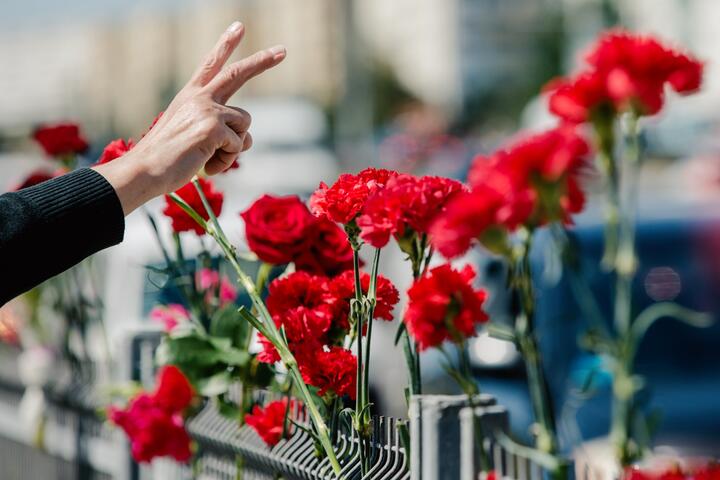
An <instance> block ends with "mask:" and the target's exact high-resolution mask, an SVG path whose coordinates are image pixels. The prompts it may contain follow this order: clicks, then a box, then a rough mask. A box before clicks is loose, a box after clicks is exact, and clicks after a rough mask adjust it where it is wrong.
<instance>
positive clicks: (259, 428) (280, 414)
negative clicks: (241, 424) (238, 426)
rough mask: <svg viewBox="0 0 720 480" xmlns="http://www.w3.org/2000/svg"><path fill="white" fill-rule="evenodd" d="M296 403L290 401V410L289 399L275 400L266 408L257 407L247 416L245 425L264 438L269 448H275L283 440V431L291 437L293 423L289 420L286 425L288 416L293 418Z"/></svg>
mask: <svg viewBox="0 0 720 480" xmlns="http://www.w3.org/2000/svg"><path fill="white" fill-rule="evenodd" d="M295 403H296V402H295V401H292V400H290V406H289V409H288V399H287V398H283V399H282V400H275V401H274V402H270V403H268V404H267V405H266V406H265V408H263V407H261V406H259V405H255V406H254V407H253V409H252V413H248V414H247V415H245V423H247V424H248V425H250V426H251V427H252V429H253V430H255V431H256V432H257V434H258V435H259V436H260V438H262V440H263V442H265V443H266V444H267V445H268V446H270V447H273V446H275V445H277V444H278V442H280V439H282V438H283V431H285V433H286V435H287V436H289V435H290V434H291V432H292V429H291V428H290V427H292V422H290V420H289V419H288V422H287V425H286V424H285V416H286V414H287V415H288V416H289V417H290V418H292V417H293V414H294V412H293V409H294V408H295Z"/></svg>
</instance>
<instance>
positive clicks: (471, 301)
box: [403, 264, 488, 350]
mask: <svg viewBox="0 0 720 480" xmlns="http://www.w3.org/2000/svg"><path fill="white" fill-rule="evenodd" d="M473 278H475V271H474V270H473V269H472V267H470V266H469V265H468V266H466V267H465V268H464V269H462V270H460V271H458V270H454V269H453V268H452V267H451V266H450V265H449V264H444V265H440V266H438V267H435V268H433V269H431V270H430V271H429V272H428V273H427V274H425V275H424V276H422V277H420V278H419V279H418V280H416V281H415V282H414V283H413V285H412V286H411V287H410V289H409V290H408V308H407V312H405V318H404V320H403V321H404V322H405V325H406V326H407V329H408V332H409V333H410V335H412V337H413V338H414V339H415V341H417V342H418V345H419V347H420V349H421V350H425V349H426V348H428V347H437V346H440V345H441V344H442V343H443V342H444V341H445V340H450V341H453V342H455V343H460V342H461V341H463V340H464V339H465V338H466V337H472V336H474V335H475V330H476V328H477V326H478V325H479V324H480V323H484V322H486V321H487V320H488V317H487V315H486V314H485V312H483V310H482V306H483V302H484V301H485V298H486V293H485V291H484V290H474V289H473V286H472V280H473Z"/></svg>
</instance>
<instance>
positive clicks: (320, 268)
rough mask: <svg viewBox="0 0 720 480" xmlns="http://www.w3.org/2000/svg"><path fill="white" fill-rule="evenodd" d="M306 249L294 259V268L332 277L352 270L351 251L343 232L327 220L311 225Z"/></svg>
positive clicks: (320, 220) (318, 220)
mask: <svg viewBox="0 0 720 480" xmlns="http://www.w3.org/2000/svg"><path fill="white" fill-rule="evenodd" d="M308 235H309V237H310V239H309V241H308V244H307V248H306V250H305V251H303V252H302V253H301V254H300V255H298V256H297V257H296V258H294V260H293V261H294V263H295V268H296V269H297V270H302V271H305V272H308V273H313V274H316V275H326V276H328V277H333V276H335V275H337V274H338V273H340V272H343V271H345V270H347V269H349V268H353V251H352V247H351V246H350V241H349V240H348V237H347V234H346V233H345V230H343V229H342V228H341V227H340V226H339V225H338V224H337V223H335V222H333V221H331V220H328V219H327V218H317V219H316V220H315V222H313V223H312V225H311V227H310V229H309V232H308Z"/></svg>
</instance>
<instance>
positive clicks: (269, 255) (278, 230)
mask: <svg viewBox="0 0 720 480" xmlns="http://www.w3.org/2000/svg"><path fill="white" fill-rule="evenodd" d="M240 216H241V217H242V218H243V220H245V236H246V239H247V243H248V247H249V248H250V250H252V251H253V252H254V253H255V255H257V256H258V258H259V259H260V260H262V261H263V262H266V263H271V264H273V265H281V264H285V263H290V262H291V261H292V260H293V258H295V257H296V256H297V255H299V254H300V253H302V252H304V251H305V250H306V248H307V243H308V239H309V237H308V229H309V228H310V227H311V225H312V223H313V221H314V219H313V216H312V215H311V214H310V211H309V210H308V208H307V206H305V204H304V203H303V202H302V201H301V200H300V198H298V197H297V196H296V195H293V196H288V197H273V196H271V195H263V196H262V197H260V198H259V199H257V200H256V201H255V202H254V203H253V204H252V205H251V206H250V208H248V209H247V210H245V211H244V212H243V213H241V214H240Z"/></svg>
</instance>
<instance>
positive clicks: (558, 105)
mask: <svg viewBox="0 0 720 480" xmlns="http://www.w3.org/2000/svg"><path fill="white" fill-rule="evenodd" d="M585 60H586V62H587V64H588V69H587V70H586V71H583V72H581V73H580V74H579V75H578V76H577V77H576V78H574V79H567V80H562V81H559V82H553V83H552V84H551V85H549V86H548V88H547V89H546V90H548V91H550V92H552V93H551V96H550V110H551V111H552V112H553V113H554V114H556V115H558V116H559V117H560V118H562V119H564V120H567V121H570V122H585V121H588V120H591V118H590V117H591V116H592V115H593V113H595V112H598V111H600V109H601V108H602V107H603V106H605V107H606V108H609V109H610V111H611V112H614V111H625V110H628V109H633V110H635V111H636V112H637V113H639V114H641V115H654V114H656V113H657V112H659V111H660V109H662V106H663V103H664V96H665V86H666V85H669V86H670V87H671V88H672V89H673V90H675V91H676V92H678V93H681V94H688V93H692V92H694V91H696V90H698V89H699V88H700V84H701V82H702V74H703V64H702V63H701V62H700V61H698V60H697V59H695V58H692V57H690V56H689V55H687V54H685V53H682V52H680V51H677V50H674V49H672V48H669V47H667V46H665V45H663V44H662V43H660V41H659V40H657V39H656V38H654V37H652V36H643V35H633V34H631V33H628V32H625V31H622V30H612V31H609V32H606V33H605V34H604V35H602V36H601V37H600V38H599V39H598V41H597V42H596V43H595V45H593V47H592V48H591V49H590V51H589V52H588V54H587V55H586V58H585Z"/></svg>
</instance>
